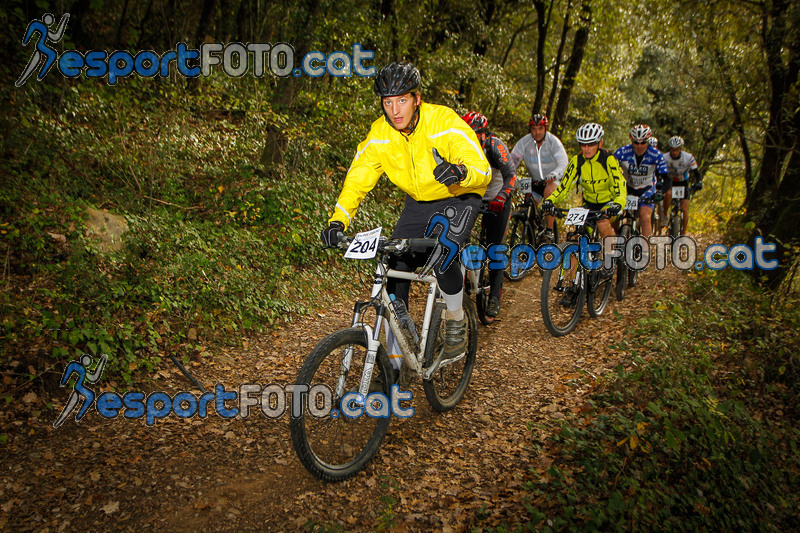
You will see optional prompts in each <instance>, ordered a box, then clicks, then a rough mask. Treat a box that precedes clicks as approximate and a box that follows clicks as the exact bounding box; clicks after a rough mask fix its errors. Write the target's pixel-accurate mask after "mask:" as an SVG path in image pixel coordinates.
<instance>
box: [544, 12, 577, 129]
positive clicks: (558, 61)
mask: <svg viewBox="0 0 800 533" xmlns="http://www.w3.org/2000/svg"><path fill="white" fill-rule="evenodd" d="M570 9H572V0H569V1H568V2H567V12H566V14H565V15H564V26H563V27H562V28H561V40H560V41H559V43H558V53H557V54H556V60H555V63H554V64H553V86H552V87H551V88H550V97H549V98H548V99H547V116H548V117H549V116H550V113H552V111H553V102H555V99H556V91H558V76H559V75H560V74H561V62H562V58H563V57H564V47H565V46H566V44H567V34H568V33H569V14H570Z"/></svg>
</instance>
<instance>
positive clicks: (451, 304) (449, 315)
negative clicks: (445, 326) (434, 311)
mask: <svg viewBox="0 0 800 533" xmlns="http://www.w3.org/2000/svg"><path fill="white" fill-rule="evenodd" d="M442 295H443V296H444V303H445V305H447V310H446V311H445V313H444V317H445V318H446V319H447V320H464V309H463V308H462V307H461V303H462V302H463V300H464V289H461V290H460V291H458V293H457V294H445V293H442Z"/></svg>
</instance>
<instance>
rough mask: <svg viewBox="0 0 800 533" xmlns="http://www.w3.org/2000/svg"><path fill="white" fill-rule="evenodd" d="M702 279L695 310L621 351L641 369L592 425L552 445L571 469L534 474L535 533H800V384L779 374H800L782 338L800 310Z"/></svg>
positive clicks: (666, 315) (694, 288)
mask: <svg viewBox="0 0 800 533" xmlns="http://www.w3.org/2000/svg"><path fill="white" fill-rule="evenodd" d="M693 277H694V279H693V281H692V282H691V284H690V287H691V288H690V294H689V295H687V297H686V299H685V300H682V301H678V302H676V303H668V302H662V303H659V304H658V306H657V313H656V314H655V315H654V316H653V317H649V318H644V319H641V320H640V321H639V325H638V328H637V329H636V331H635V332H634V335H633V337H632V338H631V339H629V340H626V341H623V343H622V344H621V345H620V346H619V348H622V349H625V350H626V351H628V352H629V353H632V359H631V360H630V361H629V362H628V364H627V366H626V365H622V364H621V365H619V367H618V368H617V371H616V372H615V373H613V374H612V375H611V376H610V377H608V378H607V379H605V380H604V382H603V383H602V385H601V386H600V388H599V390H598V391H597V392H596V393H595V394H594V395H593V396H592V398H591V400H590V401H589V403H588V406H587V410H586V412H585V413H582V414H581V416H580V417H576V418H574V419H572V420H569V421H568V422H566V423H564V424H563V425H562V426H561V427H560V429H559V430H558V431H557V432H556V433H555V434H554V435H553V436H552V437H551V438H549V439H548V440H547V441H546V442H544V443H542V444H543V445H545V446H546V450H547V451H546V453H547V455H554V456H557V457H562V458H563V459H559V460H557V461H556V462H555V463H554V464H552V465H549V466H548V467H547V468H546V469H540V471H536V470H534V473H535V475H536V477H537V481H534V482H531V483H529V485H528V490H529V491H530V493H531V500H530V506H529V511H530V518H531V521H532V523H538V524H539V526H540V527H542V528H543V529H545V530H550V529H573V528H580V529H589V530H630V529H643V530H654V529H658V530H719V529H722V530H756V529H757V530H777V529H795V528H797V527H798V525H799V524H800V514H798V512H797V509H798V499H797V494H800V491H798V489H799V488H800V483H799V482H800V477H799V475H800V469H799V468H798V467H800V463H799V462H798V450H797V447H798V442H799V441H800V438H799V437H800V433H799V432H798V431H797V429H796V428H795V425H796V420H797V419H798V415H799V414H800V413H798V410H797V407H796V401H795V400H794V398H796V387H797V385H798V380H797V375H796V374H790V373H789V372H788V371H786V370H784V371H783V372H781V371H780V369H781V368H784V369H785V368H787V367H788V366H790V365H794V366H795V368H796V365H797V359H796V357H797V356H796V355H789V354H797V353H798V344H800V343H799V342H798V338H797V335H796V334H794V333H792V334H790V335H789V336H788V337H787V336H783V335H782V332H784V330H787V331H788V330H791V329H794V328H795V325H796V324H797V320H798V318H799V317H800V314H799V313H798V311H797V308H796V306H791V307H789V306H787V307H783V308H780V309H779V312H778V313H775V307H774V306H773V307H770V306H769V305H768V300H767V297H765V296H763V295H761V294H759V293H758V292H756V291H755V290H754V289H753V287H752V286H750V284H749V281H748V279H747V278H746V277H744V276H742V275H741V274H740V273H737V272H722V273H716V274H714V273H704V274H700V275H696V276H693ZM779 339H780V340H779ZM779 344H781V345H782V346H781V348H778V345H779ZM634 347H636V348H634ZM743 357H748V358H751V359H752V360H753V363H752V365H746V364H742V358H743ZM753 368H760V369H764V371H763V372H756V373H755V374H754V373H753ZM768 369H772V371H770V370H768ZM775 405H780V406H781V408H780V409H776V408H775V407H774V406H775ZM781 409H782V410H781Z"/></svg>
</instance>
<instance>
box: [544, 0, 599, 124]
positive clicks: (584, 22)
mask: <svg viewBox="0 0 800 533" xmlns="http://www.w3.org/2000/svg"><path fill="white" fill-rule="evenodd" d="M591 22H592V6H591V0H584V2H583V5H582V6H581V18H580V25H579V26H578V30H577V31H576V32H575V41H574V42H573V43H572V53H571V54H570V58H569V63H568V64H567V70H566V72H565V73H564V82H563V83H562V84H561V91H560V92H559V94H558V103H557V104H556V112H555V116H554V117H553V125H552V131H553V133H554V134H555V135H557V136H559V137H560V136H561V128H562V127H563V126H564V125H565V124H566V122H567V114H568V113H569V100H570V98H571V97H572V89H573V88H574V87H575V78H576V77H577V76H578V72H580V70H581V63H582V62H583V56H584V55H585V54H586V44H587V43H588V42H589V30H590V25H591Z"/></svg>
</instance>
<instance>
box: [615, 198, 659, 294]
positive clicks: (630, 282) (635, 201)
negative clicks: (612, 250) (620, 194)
mask: <svg viewBox="0 0 800 533" xmlns="http://www.w3.org/2000/svg"><path fill="white" fill-rule="evenodd" d="M655 211H656V209H653V212H655ZM619 222H620V224H619V230H618V231H617V235H619V236H621V237H622V238H623V239H624V241H623V242H624V243H626V244H627V242H628V241H629V240H630V239H631V237H636V236H639V235H641V234H642V232H641V229H640V227H639V197H638V196H628V199H627V201H626V203H625V209H624V210H623V212H622V215H621V216H620V219H619ZM638 277H639V271H638V270H636V269H633V268H630V267H628V263H627V262H626V261H625V257H624V255H623V257H622V258H621V260H620V261H619V262H618V263H617V283H616V295H617V301H621V300H622V299H623V298H625V291H626V290H627V289H628V288H629V287H633V286H635V285H636V280H637V279H638Z"/></svg>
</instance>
